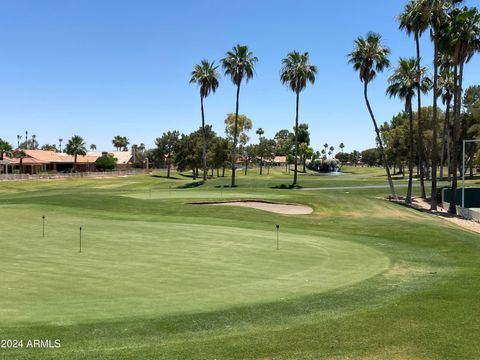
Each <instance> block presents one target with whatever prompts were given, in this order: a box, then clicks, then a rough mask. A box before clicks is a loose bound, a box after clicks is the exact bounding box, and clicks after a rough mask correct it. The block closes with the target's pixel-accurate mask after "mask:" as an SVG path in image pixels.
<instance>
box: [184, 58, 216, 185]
mask: <svg viewBox="0 0 480 360" xmlns="http://www.w3.org/2000/svg"><path fill="white" fill-rule="evenodd" d="M217 68H218V66H215V63H214V62H213V61H212V62H209V61H208V60H202V61H201V62H200V64H197V65H195V67H194V68H193V71H192V73H191V79H190V84H192V83H195V84H198V86H199V88H200V109H201V113H202V136H203V144H202V166H203V180H207V139H206V133H205V112H204V109H203V100H204V99H205V98H206V97H207V96H208V95H210V93H212V92H213V93H214V92H215V91H216V90H217V88H218V77H219V75H218V72H217Z"/></svg>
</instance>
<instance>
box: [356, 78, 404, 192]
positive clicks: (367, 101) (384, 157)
mask: <svg viewBox="0 0 480 360" xmlns="http://www.w3.org/2000/svg"><path fill="white" fill-rule="evenodd" d="M363 96H364V98H365V103H366V104H367V108H368V112H369V113H370V117H371V118H372V122H373V126H374V127H375V133H376V134H377V139H378V146H379V148H380V153H381V155H382V159H383V164H384V166H385V171H386V172H387V178H388V185H389V186H390V193H391V195H392V197H393V198H395V199H397V194H396V193H395V186H394V185H393V180H392V175H391V174H390V168H389V167H388V162H387V156H386V154H385V149H384V148H383V141H382V137H381V136H380V130H379V129H378V126H377V121H376V120H375V115H373V110H372V107H371V106H370V101H369V100H368V82H364V83H363Z"/></svg>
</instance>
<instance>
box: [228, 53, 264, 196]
mask: <svg viewBox="0 0 480 360" xmlns="http://www.w3.org/2000/svg"><path fill="white" fill-rule="evenodd" d="M221 62H222V67H223V69H224V71H225V75H226V76H230V79H231V80H232V82H233V84H234V85H235V86H236V87H237V96H236V106H235V123H234V135H233V148H232V187H234V186H236V185H235V166H236V163H237V141H238V107H239V99H240V86H241V84H242V81H243V79H245V81H247V82H248V80H250V79H251V78H252V77H253V73H254V71H255V64H256V63H257V62H258V59H257V57H255V56H253V53H252V52H251V51H249V50H248V46H246V45H239V44H238V45H236V46H235V47H234V48H233V49H232V50H230V51H228V52H227V53H226V55H225V58H223V59H222V60H221Z"/></svg>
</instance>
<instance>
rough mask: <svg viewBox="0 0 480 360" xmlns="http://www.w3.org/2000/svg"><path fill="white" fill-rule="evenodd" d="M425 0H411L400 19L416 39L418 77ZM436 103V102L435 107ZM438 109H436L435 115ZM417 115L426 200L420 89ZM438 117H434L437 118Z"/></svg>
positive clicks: (425, 23)
mask: <svg viewBox="0 0 480 360" xmlns="http://www.w3.org/2000/svg"><path fill="white" fill-rule="evenodd" d="M427 9H428V7H427V3H426V2H425V0H410V2H409V3H408V4H407V5H406V6H405V9H404V11H403V13H402V14H400V16H399V17H398V22H399V28H400V29H401V30H405V32H406V33H407V35H408V36H410V35H412V34H413V36H414V39H415V48H416V52H417V65H418V68H417V75H420V73H421V72H420V61H421V60H420V37H421V36H422V34H423V33H424V32H425V31H426V30H427V28H428V24H429V16H428V11H427ZM420 82H421V81H420V79H417V85H418V86H420ZM435 106H436V103H435V102H434V107H435ZM435 112H436V109H434V113H435ZM417 114H418V143H417V152H418V163H419V167H420V193H421V196H422V198H426V192H425V181H424V180H425V168H424V161H423V118H422V96H421V91H420V89H417ZM435 116H436V115H434V117H435Z"/></svg>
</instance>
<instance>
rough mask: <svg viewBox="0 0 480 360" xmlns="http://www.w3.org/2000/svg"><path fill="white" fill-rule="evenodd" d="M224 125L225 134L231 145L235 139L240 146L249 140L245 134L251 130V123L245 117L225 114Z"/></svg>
mask: <svg viewBox="0 0 480 360" xmlns="http://www.w3.org/2000/svg"><path fill="white" fill-rule="evenodd" d="M224 123H225V133H226V134H227V136H228V138H229V139H231V140H232V142H233V143H235V137H236V138H237V140H236V141H237V144H238V143H240V144H241V145H245V144H246V143H247V142H248V140H250V138H249V137H248V135H247V133H248V132H249V131H250V130H251V129H252V126H253V123H252V120H251V119H249V118H248V117H247V116H245V115H242V114H239V115H238V116H237V115H236V114H227V117H226V118H225V120H224Z"/></svg>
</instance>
